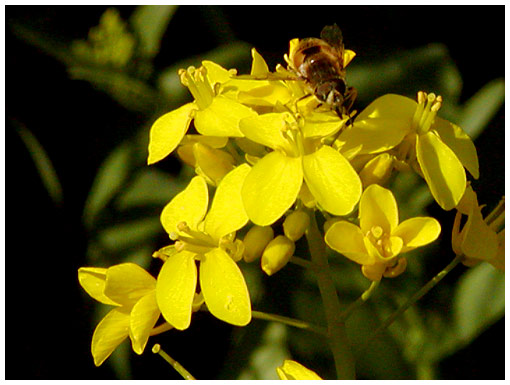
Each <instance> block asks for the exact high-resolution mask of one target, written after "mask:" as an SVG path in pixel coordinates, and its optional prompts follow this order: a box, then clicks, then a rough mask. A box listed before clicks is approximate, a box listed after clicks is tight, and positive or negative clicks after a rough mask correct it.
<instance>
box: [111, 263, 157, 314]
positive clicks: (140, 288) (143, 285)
mask: <svg viewBox="0 0 510 385" xmlns="http://www.w3.org/2000/svg"><path fill="white" fill-rule="evenodd" d="M155 287H156V280H155V279H154V277H153V276H152V275H150V274H149V273H147V272H146V271H145V270H144V269H143V268H141V267H140V266H138V265H136V264H134V263H121V264H119V265H115V266H112V267H110V268H108V270H107V272H106V285H105V290H104V293H105V295H106V296H108V297H109V298H111V299H112V300H113V301H115V302H118V303H120V304H122V305H124V306H127V307H131V306H133V305H134V304H135V303H136V301H138V300H139V299H140V298H141V297H143V296H144V295H146V294H148V293H149V292H151V291H153V290H154V289H155Z"/></svg>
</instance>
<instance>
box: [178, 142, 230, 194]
mask: <svg viewBox="0 0 510 385" xmlns="http://www.w3.org/2000/svg"><path fill="white" fill-rule="evenodd" d="M179 148H182V146H181V147H179ZM193 158H194V159H195V160H196V164H195V165H194V166H195V167H198V169H199V170H200V175H203V176H205V177H206V178H208V179H209V180H211V181H212V182H213V183H214V184H215V185H217V184H218V183H219V182H220V180H221V179H222V178H223V177H224V176H225V175H226V174H227V173H229V172H230V171H232V170H233V169H234V165H235V160H234V158H233V156H232V155H230V154H229V153H228V152H226V151H223V150H217V149H215V148H212V147H209V146H206V145H204V144H202V143H199V142H198V143H195V144H194V145H193ZM196 171H197V170H196ZM197 173H198V171H197Z"/></svg>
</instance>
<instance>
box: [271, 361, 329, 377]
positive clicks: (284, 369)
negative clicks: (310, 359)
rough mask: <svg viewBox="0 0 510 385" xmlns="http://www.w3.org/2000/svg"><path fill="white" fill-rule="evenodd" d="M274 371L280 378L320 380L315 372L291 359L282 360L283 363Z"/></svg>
mask: <svg viewBox="0 0 510 385" xmlns="http://www.w3.org/2000/svg"><path fill="white" fill-rule="evenodd" d="M276 372H277V373H278V376H279V377H280V380H322V378H320V377H319V376H318V375H317V373H315V372H313V371H311V370H310V369H307V368H306V367H304V366H303V365H301V364H300V363H297V362H296V361H292V360H285V361H283V365H282V366H280V367H278V368H276Z"/></svg>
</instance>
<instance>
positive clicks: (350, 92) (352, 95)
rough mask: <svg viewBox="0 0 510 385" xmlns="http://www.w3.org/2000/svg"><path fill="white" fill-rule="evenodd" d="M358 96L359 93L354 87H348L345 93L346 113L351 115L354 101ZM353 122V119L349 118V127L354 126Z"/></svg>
mask: <svg viewBox="0 0 510 385" xmlns="http://www.w3.org/2000/svg"><path fill="white" fill-rule="evenodd" d="M357 96H358V91H357V90H356V88H354V87H348V88H347V90H346V92H345V101H344V111H345V112H346V113H347V114H349V111H350V110H351V108H352V106H353V104H354V101H355V100H356V97H357ZM352 123H353V121H352V118H349V120H348V121H347V125H348V126H350V125H352Z"/></svg>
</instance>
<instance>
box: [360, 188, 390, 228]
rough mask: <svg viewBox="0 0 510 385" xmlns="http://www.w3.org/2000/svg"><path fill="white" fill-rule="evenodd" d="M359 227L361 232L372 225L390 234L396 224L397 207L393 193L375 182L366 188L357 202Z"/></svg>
mask: <svg viewBox="0 0 510 385" xmlns="http://www.w3.org/2000/svg"><path fill="white" fill-rule="evenodd" d="M359 216H360V227H361V230H362V231H363V233H367V232H368V231H371V229H372V228H373V227H374V226H379V227H381V228H382V230H383V232H384V233H387V234H391V232H392V230H393V229H394V228H396V227H397V225H398V207H397V201H396V200H395V197H394V196H393V193H392V192H391V191H390V190H388V189H385V188H384V187H381V186H379V185H377V184H372V185H370V186H368V187H367V188H366V190H365V191H364V192H363V195H362V196H361V200H360V203H359Z"/></svg>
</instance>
